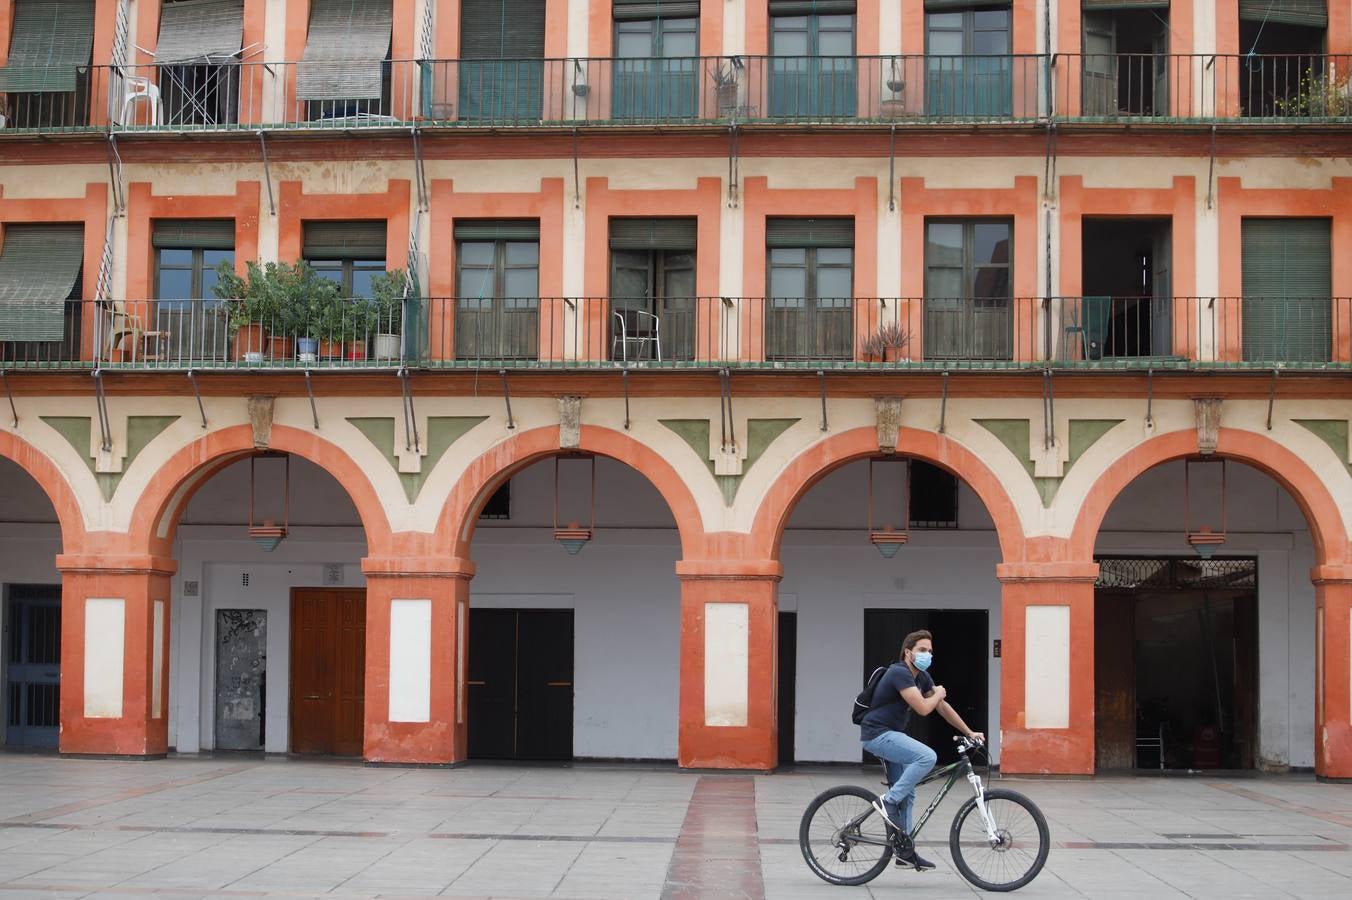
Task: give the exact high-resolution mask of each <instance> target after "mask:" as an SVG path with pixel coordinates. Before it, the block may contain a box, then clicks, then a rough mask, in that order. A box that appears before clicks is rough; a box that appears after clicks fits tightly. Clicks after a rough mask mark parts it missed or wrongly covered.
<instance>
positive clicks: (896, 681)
mask: <svg viewBox="0 0 1352 900" xmlns="http://www.w3.org/2000/svg"><path fill="white" fill-rule="evenodd" d="M933 659H934V640H933V638H932V637H931V635H930V633H929V632H928V631H913V632H911V633H910V634H908V635H906V639H905V640H904V641H902V644H901V657H900V659H899V660H898V661H897V662H895V663H893V664H892V665H890V666H888V668H887V671H886V672H884V673H883V676H882V677H881V678H880V679H879V680H878V684H877V686H876V687H875V688H874V689H873V697H872V698H871V700H870V702H869V710H868V712H867V713H866V714H865V715H864V718H863V721H862V722H860V723H859V739H860V740H861V741H863V743H864V749H865V750H867V751H868V752H869V753H872V754H873V755H874V756H876V757H878V758H879V759H881V760H882V761H883V765H884V766H885V767H886V769H887V780H888V781H890V782H891V783H892V786H891V788H890V789H889V790H888V791H887V793H886V794H884V795H883V796H882V797H880V798H878V800H876V801H874V803H873V805H874V807H875V808H876V809H877V810H878V812H879V813H881V814H882V817H883V819H884V820H885V821H886V822H887V824H888V825H889V826H891V829H892V830H893V831H894V832H895V839H896V841H897V854H896V858H897V865H907V866H915V868H917V869H932V868H934V863H932V862H930V861H929V860H927V859H925V858H923V857H921V856H920V855H919V854H918V853H916V852H915V847H914V846H913V845H912V843H911V839H910V834H911V810H912V807H914V805H915V786H916V785H917V784H919V783H920V780H921V779H922V778H924V777H925V776H926V775H927V774H929V771H930V769H932V768H934V763H935V762H936V761H937V759H938V757H937V756H936V755H935V753H934V751H933V750H931V749H930V748H929V747H926V746H925V745H924V744H922V743H920V742H919V741H917V740H915V739H914V738H912V737H908V736H907V735H906V734H905V733H904V732H905V730H906V725H907V724H908V723H909V722H910V719H911V711H912V710H914V711H915V712H917V713H919V714H920V715H922V716H928V715H929V714H930V713H932V712H934V711H935V710H936V709H937V710H938V711H939V715H941V716H943V717H944V720H945V721H946V722H948V724H950V725H952V726H953V727H954V728H956V729H957V730H958V731H960V732H962V733H963V734H964V735H966V736H967V737H969V738H974V739H976V740H979V741H984V740H985V735H983V734H981V732H979V731H973V730H972V729H970V728H968V727H967V723H966V722H964V721H963V720H962V716H960V715H958V712H957V710H955V709H954V708H953V707H951V706H949V705H948V702H947V700H945V697H946V696H947V694H948V692H947V691H945V690H944V688H943V686H942V685H939V686H936V685H935V684H934V679H932V678H931V677H930V676H929V673H928V669H929V667H930V663H931V662H932V661H933Z"/></svg>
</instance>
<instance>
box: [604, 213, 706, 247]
mask: <svg viewBox="0 0 1352 900" xmlns="http://www.w3.org/2000/svg"><path fill="white" fill-rule="evenodd" d="M698 225H699V222H698V220H697V219H611V220H610V249H612V250H694V249H695V239H696V235H697V232H698Z"/></svg>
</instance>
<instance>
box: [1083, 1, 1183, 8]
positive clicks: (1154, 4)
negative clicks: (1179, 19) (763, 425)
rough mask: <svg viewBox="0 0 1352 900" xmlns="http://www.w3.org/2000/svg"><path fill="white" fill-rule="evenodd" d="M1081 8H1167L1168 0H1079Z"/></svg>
mask: <svg viewBox="0 0 1352 900" xmlns="http://www.w3.org/2000/svg"><path fill="white" fill-rule="evenodd" d="M1080 7H1081V8H1082V9H1094V10H1099V9H1102V10H1108V9H1168V8H1169V0H1080Z"/></svg>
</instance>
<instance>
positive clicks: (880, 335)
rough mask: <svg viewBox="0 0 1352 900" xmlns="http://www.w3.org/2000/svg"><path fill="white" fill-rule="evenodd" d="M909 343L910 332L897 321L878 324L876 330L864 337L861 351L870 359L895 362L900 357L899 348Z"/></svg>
mask: <svg viewBox="0 0 1352 900" xmlns="http://www.w3.org/2000/svg"><path fill="white" fill-rule="evenodd" d="M910 343H911V333H910V332H909V331H907V330H906V329H905V328H904V327H902V326H901V325H900V324H899V323H897V322H888V323H887V324H884V325H880V326H879V327H878V330H877V331H875V332H873V334H871V335H869V336H868V337H867V338H865V339H864V344H863V347H862V349H863V351H864V354H865V355H866V356H868V357H869V358H870V359H877V360H881V361H883V362H895V361H896V360H897V359H899V358H900V355H901V354H900V351H901V348H903V347H906V346H908V345H909V344H910Z"/></svg>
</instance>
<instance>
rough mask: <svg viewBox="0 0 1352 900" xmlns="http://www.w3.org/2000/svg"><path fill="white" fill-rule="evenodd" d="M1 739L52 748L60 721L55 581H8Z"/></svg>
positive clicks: (58, 614)
mask: <svg viewBox="0 0 1352 900" xmlns="http://www.w3.org/2000/svg"><path fill="white" fill-rule="evenodd" d="M8 624H9V627H8V633H9V647H8V648H7V651H8V652H7V653H6V662H7V669H8V671H7V673H6V677H7V681H8V683H9V697H8V702H7V703H6V708H7V712H8V715H7V717H6V731H5V741H6V743H7V744H8V745H9V746H11V747H50V748H55V747H56V745H57V742H58V739H59V737H60V730H61V729H60V724H61V586H60V585H18V584H16V585H11V586H10V588H9V623H8Z"/></svg>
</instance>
